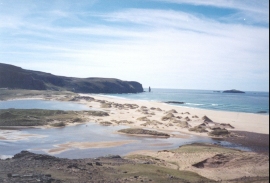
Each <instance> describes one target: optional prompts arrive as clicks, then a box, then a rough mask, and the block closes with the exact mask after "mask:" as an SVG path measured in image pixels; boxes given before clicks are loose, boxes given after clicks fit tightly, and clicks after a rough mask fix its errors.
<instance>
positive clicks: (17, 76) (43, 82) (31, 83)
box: [0, 63, 143, 93]
mask: <svg viewBox="0 0 270 183" xmlns="http://www.w3.org/2000/svg"><path fill="white" fill-rule="evenodd" d="M0 88H9V89H29V90H66V91H72V92H77V93H139V92H143V88H142V85H141V84H140V83H138V82H135V81H122V80H119V79H113V78H74V77H64V76H56V75H52V74H50V73H45V72H39V71H31V70H25V69H22V68H20V67H17V66H13V65H9V64H3V63H0Z"/></svg>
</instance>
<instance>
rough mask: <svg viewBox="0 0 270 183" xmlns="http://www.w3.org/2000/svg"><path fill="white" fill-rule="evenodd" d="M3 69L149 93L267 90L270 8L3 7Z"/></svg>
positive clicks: (233, 1) (134, 2)
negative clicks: (123, 84) (126, 84)
mask: <svg viewBox="0 0 270 183" xmlns="http://www.w3.org/2000/svg"><path fill="white" fill-rule="evenodd" d="M0 63H6V64H12V65H16V66H19V67H22V68H24V69H29V70H37V71H43V72H48V73H52V74H54V75H61V76H70V77H80V78H87V77H104V78H118V79H121V80H127V81H138V82H140V83H141V84H142V85H143V87H145V88H146V87H148V86H151V87H152V88H177V89H210V90H225V89H239V90H244V91H269V1H268V0H76V1H74V0H0ZM0 77H1V76H0Z"/></svg>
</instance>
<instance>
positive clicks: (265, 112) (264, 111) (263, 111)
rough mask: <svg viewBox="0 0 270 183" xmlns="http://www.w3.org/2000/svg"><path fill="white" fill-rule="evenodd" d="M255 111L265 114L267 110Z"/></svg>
mask: <svg viewBox="0 0 270 183" xmlns="http://www.w3.org/2000/svg"><path fill="white" fill-rule="evenodd" d="M257 113H260V114H265V113H267V111H258V112H257Z"/></svg>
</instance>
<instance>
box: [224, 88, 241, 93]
mask: <svg viewBox="0 0 270 183" xmlns="http://www.w3.org/2000/svg"><path fill="white" fill-rule="evenodd" d="M222 93H245V92H243V91H240V90H235V89H232V90H225V91H223V92H222Z"/></svg>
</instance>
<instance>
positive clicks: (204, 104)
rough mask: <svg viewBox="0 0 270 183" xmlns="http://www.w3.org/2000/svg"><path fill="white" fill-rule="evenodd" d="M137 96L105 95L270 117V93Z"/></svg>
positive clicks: (171, 92) (178, 92) (186, 92)
mask: <svg viewBox="0 0 270 183" xmlns="http://www.w3.org/2000/svg"><path fill="white" fill-rule="evenodd" d="M145 91H146V92H143V93H136V94H132V93H129V94H104V95H106V96H108V95H109V96H111V97H120V98H125V99H133V100H147V101H157V102H168V101H177V102H184V104H170V105H180V106H184V107H190V108H200V109H210V110H219V111H232V112H245V113H258V114H264V115H269V92H258V91H244V92H245V93H223V91H216V90H215V91H214V90H187V89H160V88H152V89H151V92H148V88H147V89H145Z"/></svg>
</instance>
